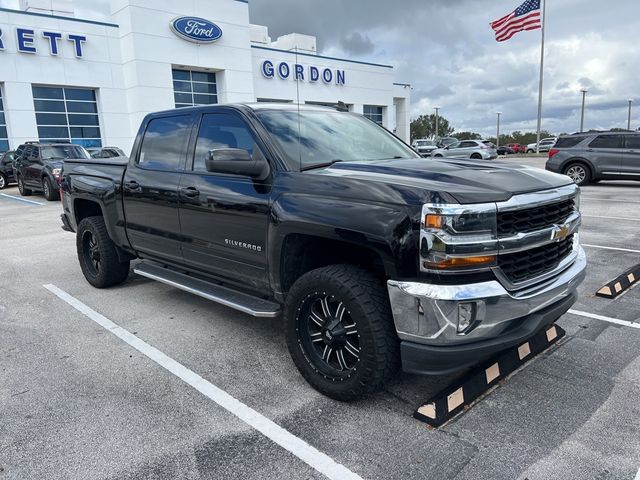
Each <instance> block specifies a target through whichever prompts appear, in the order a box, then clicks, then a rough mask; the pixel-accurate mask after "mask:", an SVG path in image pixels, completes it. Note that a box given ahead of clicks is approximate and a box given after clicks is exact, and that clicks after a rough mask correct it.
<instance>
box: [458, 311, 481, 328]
mask: <svg viewBox="0 0 640 480" xmlns="http://www.w3.org/2000/svg"><path fill="white" fill-rule="evenodd" d="M477 311H478V309H477V307H476V304H475V303H459V304H458V333H459V334H463V333H465V332H467V331H468V330H469V328H470V327H471V326H472V325H473V323H474V322H475V320H476V313H477Z"/></svg>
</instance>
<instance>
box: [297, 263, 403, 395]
mask: <svg viewBox="0 0 640 480" xmlns="http://www.w3.org/2000/svg"><path fill="white" fill-rule="evenodd" d="M285 332H286V340H287V346H288V348H289V353H290V354H291V357H292V358H293V362H294V363H295V365H296V367H297V368H298V370H299V371H300V373H301V374H302V376H303V377H304V378H305V380H306V381H307V382H309V383H310V384H311V386H313V387H314V388H315V389H316V390H318V391H319V392H320V393H323V394H324V395H326V396H328V397H331V398H334V399H336V400H342V401H349V400H354V399H357V398H361V397H363V396H365V395H367V394H370V393H373V392H375V391H377V390H380V389H381V388H382V387H383V386H384V384H385V382H386V381H387V380H388V379H389V378H390V377H391V376H392V375H393V374H394V373H395V372H396V370H397V369H398V367H399V357H400V352H399V343H398V338H397V336H396V332H395V328H394V326H393V318H392V314H391V308H390V306H389V298H388V294H387V291H386V289H385V287H384V284H383V282H382V281H380V280H379V279H377V278H375V277H374V276H372V275H371V274H370V273H368V272H367V271H365V270H362V269H360V268H357V267H355V266H351V265H332V266H329V267H323V268H319V269H316V270H313V271H311V272H308V273H306V274H305V275H303V276H302V277H300V278H299V279H298V281H296V283H295V284H294V285H293V287H292V288H291V290H290V291H289V294H288V296H287V300H286V305H285Z"/></svg>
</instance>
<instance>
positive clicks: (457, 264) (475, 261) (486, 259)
mask: <svg viewBox="0 0 640 480" xmlns="http://www.w3.org/2000/svg"><path fill="white" fill-rule="evenodd" d="M495 263H496V256H495V255H483V256H479V257H454V258H447V259H446V260H441V261H439V262H435V263H431V262H424V266H425V267H426V268H436V269H441V270H442V269H446V268H461V267H491V266H493V265H495Z"/></svg>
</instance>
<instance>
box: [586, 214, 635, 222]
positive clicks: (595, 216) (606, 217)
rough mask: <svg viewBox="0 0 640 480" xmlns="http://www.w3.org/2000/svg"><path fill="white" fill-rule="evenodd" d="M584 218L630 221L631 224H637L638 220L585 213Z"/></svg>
mask: <svg viewBox="0 0 640 480" xmlns="http://www.w3.org/2000/svg"><path fill="white" fill-rule="evenodd" d="M582 216H583V217H586V218H605V219H610V220H629V221H630V222H637V221H638V219H637V218H631V217H612V216H610V215H606V216H605V215H585V214H584V213H583V214H582Z"/></svg>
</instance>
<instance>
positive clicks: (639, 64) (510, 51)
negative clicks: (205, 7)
mask: <svg viewBox="0 0 640 480" xmlns="http://www.w3.org/2000/svg"><path fill="white" fill-rule="evenodd" d="M521 1H522V0H395V1H389V0H249V9H250V14H251V22H252V23H257V24H262V25H267V26H268V27H269V30H270V35H271V37H272V38H273V39H275V38H276V37H277V36H278V35H283V34H286V33H291V32H294V31H295V32H299V33H305V34H309V35H315V36H316V37H317V38H318V49H319V53H321V54H325V55H331V56H339V57H345V58H352V59H358V60H368V61H373V62H379V63H388V64H392V65H394V66H395V72H396V81H397V82H402V83H410V84H411V85H413V92H412V110H411V113H412V118H414V117H416V116H418V115H420V114H423V113H431V112H433V107H434V106H440V107H441V114H442V115H444V116H445V117H447V119H449V121H450V122H451V123H452V124H453V125H454V126H455V127H456V129H457V130H459V131H461V130H472V131H477V132H480V133H482V134H485V135H490V134H492V133H495V122H496V114H495V112H498V111H501V112H502V121H501V124H502V125H501V131H503V132H504V131H507V132H511V131H513V130H535V124H536V115H537V99H538V68H539V62H540V30H535V31H531V32H522V33H519V34H517V35H516V36H515V37H513V38H512V39H511V40H508V41H507V42H503V43H497V42H496V41H495V40H494V36H493V31H492V30H491V29H490V27H489V22H491V21H492V20H496V19H498V18H500V17H501V16H503V15H505V14H507V13H508V12H509V11H511V10H513V9H514V8H515V7H516V6H517V5H518V4H519V3H520V2H521ZM0 5H1V6H4V7H10V8H17V6H18V0H0ZM75 9H76V15H77V16H79V17H85V18H104V17H106V16H107V14H108V11H109V2H108V0H76V1H75ZM639 19H640V6H639V3H638V0H609V1H607V2H601V1H595V0H548V2H547V32H546V39H547V40H546V47H545V48H546V55H545V85H544V103H543V128H545V129H547V130H550V131H552V132H554V133H560V132H573V131H576V130H578V128H579V122H580V119H579V116H580V101H581V94H580V89H581V88H586V89H587V90H588V91H589V93H588V94H587V104H586V105H587V106H586V113H585V127H586V128H602V129H606V128H611V127H626V119H627V105H628V104H627V99H628V98H634V99H636V104H635V108H634V109H633V113H632V125H633V127H634V128H638V127H640V81H639V79H640V42H639V41H638V21H639Z"/></svg>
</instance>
